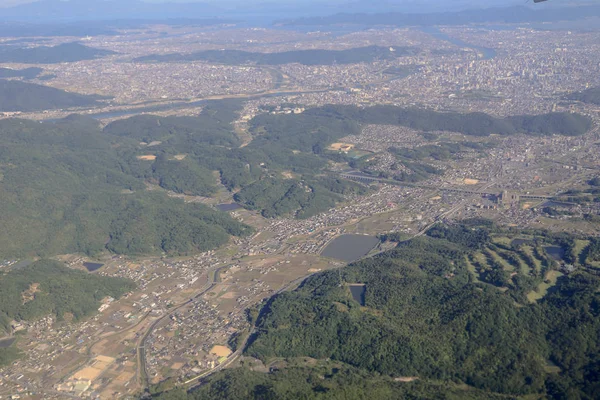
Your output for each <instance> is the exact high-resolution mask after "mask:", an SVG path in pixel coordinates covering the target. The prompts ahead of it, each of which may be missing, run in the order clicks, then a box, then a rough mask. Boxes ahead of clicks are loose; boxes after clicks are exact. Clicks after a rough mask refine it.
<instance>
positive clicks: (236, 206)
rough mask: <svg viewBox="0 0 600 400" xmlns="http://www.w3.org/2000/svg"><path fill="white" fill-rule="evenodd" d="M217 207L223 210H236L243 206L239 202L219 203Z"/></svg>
mask: <svg viewBox="0 0 600 400" xmlns="http://www.w3.org/2000/svg"><path fill="white" fill-rule="evenodd" d="M215 207H216V208H217V210H219V211H223V212H229V211H235V210H239V209H240V208H242V206H240V205H239V204H237V203H231V204H217V205H216V206H215Z"/></svg>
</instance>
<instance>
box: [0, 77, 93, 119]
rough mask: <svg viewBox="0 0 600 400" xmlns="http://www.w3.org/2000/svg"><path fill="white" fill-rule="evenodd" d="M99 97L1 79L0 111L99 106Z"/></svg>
mask: <svg viewBox="0 0 600 400" xmlns="http://www.w3.org/2000/svg"><path fill="white" fill-rule="evenodd" d="M98 100H100V98H99V97H98V96H87V95H83V94H77V93H69V92H66V91H64V90H60V89H55V88H52V87H49V86H42V85H37V84H35V83H27V82H20V81H9V80H4V79H0V111H21V112H30V111H42V110H58V109H61V108H72V107H94V106H97V105H99V104H100V103H99V102H98Z"/></svg>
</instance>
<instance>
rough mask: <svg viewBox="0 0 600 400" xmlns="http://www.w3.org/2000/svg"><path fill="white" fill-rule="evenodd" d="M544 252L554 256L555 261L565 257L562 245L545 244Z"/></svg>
mask: <svg viewBox="0 0 600 400" xmlns="http://www.w3.org/2000/svg"><path fill="white" fill-rule="evenodd" d="M544 250H546V253H548V254H549V255H550V257H552V258H554V259H555V260H556V261H563V259H564V257H565V250H564V249H563V248H562V247H558V246H546V247H544Z"/></svg>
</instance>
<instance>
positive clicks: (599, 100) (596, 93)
mask: <svg viewBox="0 0 600 400" xmlns="http://www.w3.org/2000/svg"><path fill="white" fill-rule="evenodd" d="M566 98H567V99H568V100H577V101H582V102H584V103H591V104H600V87H596V88H590V89H587V90H584V91H582V92H576V93H571V94H570V95H568V96H567V97H566Z"/></svg>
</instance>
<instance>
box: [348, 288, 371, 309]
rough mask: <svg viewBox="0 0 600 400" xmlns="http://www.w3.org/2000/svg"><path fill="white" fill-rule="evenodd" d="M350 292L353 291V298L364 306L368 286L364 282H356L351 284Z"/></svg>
mask: <svg viewBox="0 0 600 400" xmlns="http://www.w3.org/2000/svg"><path fill="white" fill-rule="evenodd" d="M349 286H350V293H352V298H353V299H354V301H356V302H357V303H358V304H360V305H361V306H363V307H364V305H365V292H366V291H367V287H366V286H365V285H363V284H360V283H356V284H354V283H353V284H350V285H349Z"/></svg>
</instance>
